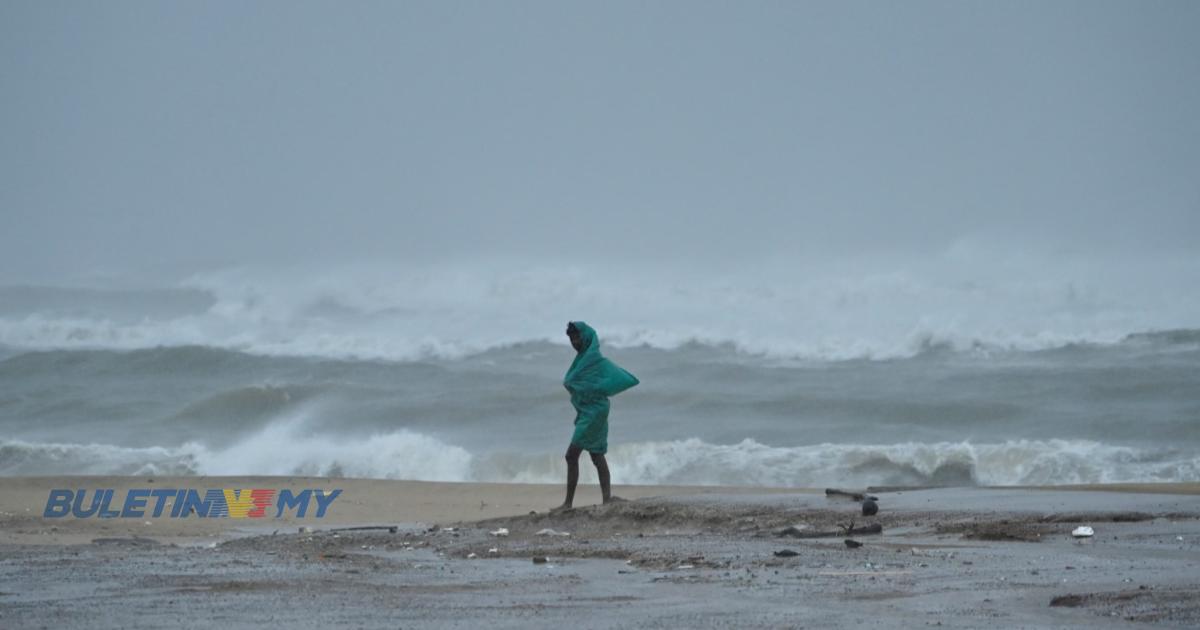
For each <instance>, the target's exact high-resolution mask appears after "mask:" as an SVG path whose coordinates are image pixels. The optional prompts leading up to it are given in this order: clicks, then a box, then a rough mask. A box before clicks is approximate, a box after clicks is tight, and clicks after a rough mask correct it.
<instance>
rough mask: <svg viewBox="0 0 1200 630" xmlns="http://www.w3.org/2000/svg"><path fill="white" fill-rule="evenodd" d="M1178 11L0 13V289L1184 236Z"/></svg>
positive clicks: (432, 8)
mask: <svg viewBox="0 0 1200 630" xmlns="http://www.w3.org/2000/svg"><path fill="white" fill-rule="evenodd" d="M1198 33H1200V2H1132V1H1131V2H1099V1H1091V0H1089V1H1086V2H1045V1H1037V2H992V3H983V2H946V3H942V2H905V3H895V2H870V3H855V2H851V3H842V2H838V3H810V2H778V3H777V2H724V3H708V2H690V1H689V2H645V3H643V2H638V3H628V2H616V3H613V2H604V3H586V4H585V3H580V2H545V3H543V2H526V1H520V2H430V3H418V2H383V3H370V2H347V3H299V2H290V1H289V2H186V3H185V2H123V1H107V2H23V1H15V0H7V1H5V2H2V3H0V90H2V95H3V97H2V98H0V138H2V139H3V142H2V143H0V219H2V224H3V225H2V229H0V268H3V270H4V271H3V273H0V281H3V282H7V283H13V282H24V281H28V282H34V281H38V282H40V281H52V280H53V279H54V278H65V277H71V276H72V275H76V274H79V273H80V272H81V271H82V270H87V269H91V268H101V269H116V270H120V269H138V268H150V267H163V268H172V269H176V268H179V269H186V268H192V267H196V268H204V267H215V266H223V265H230V264H244V263H262V262H267V263H270V262H274V261H283V262H291V261H297V260H301V261H309V262H311V261H313V260H330V261H335V260H343V259H364V258H366V259H380V258H385V259H386V258H397V259H403V260H441V259H447V258H455V257H464V256H470V257H484V258H486V257H488V256H492V255H497V256H498V255H510V256H513V255H515V256H522V257H529V258H533V259H542V260H559V259H565V258H567V257H569V256H571V255H572V254H573V253H574V252H576V251H581V252H582V255H583V256H585V257H591V258H595V257H599V256H602V255H606V254H613V255H620V256H622V257H625V258H628V259H634V260H636V259H648V260H649V259H655V260H657V259H674V260H701V261H702V260H704V259H706V258H711V259H712V260H714V261H719V260H724V259H728V258H736V257H742V256H745V255H749V254H754V255H757V254H764V253H766V254H781V255H787V254H793V253H795V254H803V253H809V254H814V253H815V254H817V255H822V254H825V253H841V254H846V253H849V254H857V253H873V254H878V253H881V252H882V253H887V252H901V253H910V252H918V253H919V252H924V251H939V250H944V249H946V248H947V247H950V246H952V244H953V243H954V242H955V241H956V240H958V239H961V238H964V237H975V236H980V235H983V236H989V237H995V238H999V239H1018V240H1019V239H1026V238H1027V239H1033V240H1039V241H1045V242H1049V243H1054V244H1059V245H1062V244H1068V245H1070V246H1073V247H1079V248H1083V249H1094V250H1095V251H1110V250H1122V251H1128V252H1137V251H1163V250H1167V251H1171V250H1176V251H1179V252H1183V253H1184V254H1187V253H1188V252H1189V251H1192V252H1194V251H1195V241H1196V239H1197V237H1198V236H1200V36H1198V35H1197V34H1198Z"/></svg>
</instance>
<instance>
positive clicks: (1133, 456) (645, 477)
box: [0, 420, 1200, 487]
mask: <svg viewBox="0 0 1200 630" xmlns="http://www.w3.org/2000/svg"><path fill="white" fill-rule="evenodd" d="M608 460H609V465H610V468H611V469H612V475H613V479H614V480H615V481H616V482H617V483H623V484H679V485H754V486H780V487H821V486H828V485H850V486H867V485H928V484H935V485H1043V484H1046V485H1055V484H1078V483H1116V482H1196V481H1200V454H1197V453H1190V452H1179V451H1171V450H1164V449H1136V448H1131V447H1121V446H1111V445H1106V444H1101V443H1098V442H1092V441H1084V440H1044V441H1034V440H1018V441H1009V442H1002V443H990V444H972V443H968V442H961V443H949V442H943V443H930V444H925V443H906V444H893V445H862V444H819V445H809V446H795V447H773V446H767V445H764V444H760V443H758V442H755V441H753V440H749V439H747V440H743V441H742V442H739V443H736V444H709V443H706V442H703V441H701V440H698V439H694V438H693V439H686V440H677V441H664V442H640V443H632V444H624V445H621V446H618V447H616V448H614V449H613V450H612V451H611V452H610V453H609V455H608ZM582 464H583V465H582V466H581V470H582V479H583V481H584V482H591V481H593V480H594V476H593V472H592V469H591V466H590V465H589V464H588V463H587V461H586V458H584V462H583V463H582ZM0 474H2V475H48V474H184V475H187V474H203V475H315V476H349V477H373V478H387V479H415V480H428V481H490V482H518V483H561V482H562V480H563V479H564V478H565V465H564V463H563V460H562V456H561V455H560V454H558V453H553V454H551V453H545V454H511V453H510V454H504V453H489V454H483V455H475V454H472V453H470V452H468V451H467V450H465V449H463V448H461V447H458V446H455V445H452V444H448V443H446V442H444V441H441V440H438V439H436V438H433V437H430V436H427V435H423V434H420V433H415V432H411V431H395V432H390V433H380V434H375V435H371V436H367V437H363V438H357V439H349V438H343V439H339V438H337V437H333V436H329V435H319V434H312V433H307V432H306V431H305V430H304V428H303V423H302V422H299V421H294V420H289V421H285V422H277V423H273V424H271V425H269V426H267V427H266V428H264V429H263V430H262V431H260V432H258V433H256V434H254V435H252V436H250V437H248V438H246V439H244V440H241V441H239V442H238V443H236V444H234V445H232V446H229V447H226V448H221V449H210V448H207V447H205V446H203V445H201V444H198V443H187V444H183V445H180V446H177V447H170V448H168V447H150V448H125V447H119V446H112V445H104V444H56V443H35V442H24V441H19V440H5V441H2V442H0Z"/></svg>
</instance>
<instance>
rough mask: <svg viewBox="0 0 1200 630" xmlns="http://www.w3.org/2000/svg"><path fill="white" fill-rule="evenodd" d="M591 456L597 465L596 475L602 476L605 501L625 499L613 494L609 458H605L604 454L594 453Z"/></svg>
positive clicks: (601, 484)
mask: <svg viewBox="0 0 1200 630" xmlns="http://www.w3.org/2000/svg"><path fill="white" fill-rule="evenodd" d="M591 456H592V463H593V464H595V466H596V476H597V477H599V478H600V495H601V496H603V497H604V502H605V503H612V502H614V501H617V502H620V501H624V500H625V499H622V498H621V497H614V496H613V495H612V485H611V484H610V483H609V474H608V460H606V459H604V454H603V453H592V454H591Z"/></svg>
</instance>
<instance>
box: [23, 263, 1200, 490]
mask: <svg viewBox="0 0 1200 630" xmlns="http://www.w3.org/2000/svg"><path fill="white" fill-rule="evenodd" d="M963 262H964V264H962V265H953V264H951V265H946V264H944V263H945V261H942V263H943V264H939V265H938V266H936V267H921V266H910V267H905V268H895V269H882V270H880V269H866V268H848V267H825V268H818V267H809V268H789V267H787V266H784V265H780V266H775V267H771V269H772V271H771V272H769V273H763V272H760V271H756V270H754V269H745V268H743V269H731V270H728V271H727V272H724V273H722V272H718V273H705V274H700V273H696V274H693V275H690V276H687V275H681V274H679V273H667V272H656V271H655V270H654V269H653V268H651V269H647V268H645V267H641V268H635V267H633V266H629V267H628V268H620V267H617V268H613V267H611V266H610V267H607V268H604V269H594V268H586V267H563V268H538V267H521V266H519V265H512V266H509V267H507V268H500V267H496V266H489V265H476V266H471V265H465V264H464V265H456V266H442V267H425V268H406V267H403V266H395V265H393V266H371V265H361V266H343V267H340V268H337V269H319V268H312V269H295V268H293V269H288V270H286V271H285V270H279V269H276V270H265V269H257V270H254V269H245V268H243V269H228V270H224V271H218V272H210V273H204V274H195V275H190V276H187V277H186V278H183V279H181V280H179V281H174V282H170V283H162V284H160V285H159V286H147V283H145V282H141V283H133V282H127V283H122V282H119V281H113V280H112V279H105V280H103V281H97V282H95V283H94V286H92V287H91V288H63V287H48V286H6V287H0V475H43V474H71V473H80V474H84V473H86V474H138V475H143V474H144V475H166V474H184V475H191V474H194V475H224V474H229V475H233V474H239V475H240V474H276V475H292V474H301V475H345V476H353V477H382V478H395V479H423V480H449V481H512V482H555V483H557V482H560V481H561V480H562V479H563V478H564V470H565V468H564V466H563V464H562V453H563V451H565V449H566V446H567V441H568V439H569V437H570V434H571V421H572V419H573V411H572V409H571V407H570V404H569V402H568V399H567V395H566V392H565V391H564V390H563V388H562V385H561V379H562V376H563V373H564V372H565V370H566V368H567V366H568V365H569V363H570V361H571V358H572V351H571V349H570V347H569V345H568V344H567V340H566V337H565V335H564V334H563V330H564V328H565V326H566V323H567V321H568V320H571V319H581V320H584V321H587V322H588V323H590V324H592V325H593V326H594V327H595V328H596V329H597V331H598V332H599V334H600V338H601V343H602V349H603V350H604V352H605V353H606V354H607V355H608V356H609V357H610V358H612V359H613V360H615V361H617V362H618V363H619V364H621V365H622V366H624V367H625V368H627V369H628V370H630V371H631V372H633V373H634V374H636V375H637V376H638V377H639V378H640V379H641V381H642V384H641V385H640V386H639V387H637V388H635V389H633V390H631V391H629V392H627V393H625V394H622V395H621V396H619V397H617V398H615V399H614V400H613V405H612V415H611V418H610V427H611V432H610V438H609V442H610V445H611V446H610V448H611V450H610V455H609V461H610V466H611V467H612V470H613V478H614V481H615V482H617V483H634V484H651V483H663V484H735V485H740V484H753V485H771V486H827V485H844V486H862V485H893V484H919V485H926V484H936V485H973V484H979V485H996V484H1072V483H1090V482H1135V481H1200V295H1198V294H1200V291H1197V290H1196V287H1200V273H1197V265H1196V264H1194V263H1187V264H1181V265H1177V266H1174V267H1170V268H1166V269H1165V270H1164V267H1163V266H1162V265H1158V266H1155V267H1150V266H1147V267H1146V268H1137V267H1132V268H1131V267H1129V266H1121V267H1119V268H1117V267H1108V268H1092V267H1087V268H1085V267H1079V266H1074V267H1073V266H1070V265H1068V264H1065V263H1064V264H1063V265H1062V266H1057V267H1056V266H1054V265H1049V266H1047V265H1046V264H1045V261H1039V263H1038V265H1037V266H1036V268H1035V267H1034V266H1033V263H1029V265H1028V266H1026V265H1024V263H1021V262H1019V261H1018V262H1014V263H1012V264H1010V265H1008V266H1000V267H996V266H989V267H988V268H987V269H986V270H983V271H981V270H980V269H978V268H976V269H974V270H972V268H971V265H970V264H969V262H970V261H963ZM582 470H583V478H584V479H585V480H590V479H591V477H590V475H592V472H593V471H592V470H591V467H590V466H583V467H582Z"/></svg>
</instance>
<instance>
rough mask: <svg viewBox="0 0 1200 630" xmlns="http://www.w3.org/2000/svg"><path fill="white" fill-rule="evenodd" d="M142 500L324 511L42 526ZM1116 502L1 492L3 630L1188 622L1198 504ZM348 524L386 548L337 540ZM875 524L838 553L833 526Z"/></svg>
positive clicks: (552, 493) (765, 494)
mask: <svg viewBox="0 0 1200 630" xmlns="http://www.w3.org/2000/svg"><path fill="white" fill-rule="evenodd" d="M150 483H153V484H154V485H155V486H158V487H188V488H206V487H246V488H251V487H271V488H284V487H290V488H297V489H299V488H305V487H323V488H342V489H343V493H344V494H343V496H342V497H340V498H339V499H338V500H337V501H342V500H343V499H345V501H344V502H342V503H338V502H335V503H334V504H333V505H332V506H331V507H330V510H329V514H328V515H327V517H326V518H324V519H314V518H311V517H310V518H306V519H295V518H284V519H278V520H275V519H269V518H268V519H254V520H261V521H262V522H259V523H253V524H250V525H247V524H245V521H248V520H252V519H197V518H189V519H166V518H161V519H121V518H114V519H96V518H89V519H72V518H64V519H44V518H42V516H41V510H42V508H43V507H44V505H45V502H46V495H47V492H48V490H49V488H51V487H67V488H71V487H86V488H95V487H112V488H122V489H123V488H129V487H147V484H150ZM1113 490H1114V489H1113V488H1107V489H1105V488H1087V489H1081V488H1072V489H1028V488H1019V489H1017V488H1005V489H980V488H967V489H929V490H899V491H897V490H894V489H891V490H889V491H887V492H875V493H873V494H874V495H875V496H877V497H878V498H879V502H878V503H879V506H880V511H879V514H878V515H876V516H874V517H864V516H862V515H861V512H860V506H859V504H858V503H857V502H855V501H853V500H850V499H846V498H842V497H826V496H825V495H824V493H823V492H820V491H812V490H809V491H796V490H783V489H748V488H736V489H730V488H695V487H684V488H672V487H656V488H649V487H622V488H619V494H622V495H625V496H626V497H628V498H630V499H636V500H633V501H630V502H628V503H620V504H614V505H608V506H595V505H591V506H589V505H586V503H587V502H588V501H592V502H594V501H595V499H596V497H593V496H592V495H594V494H597V491H596V488H595V487H594V486H590V487H586V486H585V487H581V488H580V498H581V499H583V501H581V502H580V507H578V508H576V509H575V510H573V511H571V512H568V513H563V514H553V515H551V514H546V513H545V511H546V509H547V508H548V507H551V506H553V505H556V504H557V503H558V502H559V501H560V500H561V496H560V493H561V488H559V487H558V486H536V485H528V486H527V485H517V484H436V483H419V482H399V481H374V480H330V479H302V478H295V479H293V478H243V479H230V478H209V479H202V478H184V479H155V480H154V481H153V482H149V481H147V480H146V479H144V478H59V479H3V480H0V627H5V628H22V627H46V626H49V627H78V626H87V627H89V628H94V627H100V628H107V627H113V628H118V627H120V628H124V627H147V628H156V627H163V626H167V625H170V626H185V627H190V626H197V627H198V626H209V625H211V624H212V623H214V622H217V623H220V624H222V625H225V626H228V627H233V628H238V627H250V626H257V625H261V624H262V623H277V624H282V625H283V626H285V627H305V628H307V627H313V628H315V627H328V626H332V625H338V626H349V627H388V628H395V627H446V626H450V627H455V626H461V627H477V626H482V625H486V626H488V627H522V628H527V627H546V626H552V625H553V626H563V625H568V624H569V625H573V626H582V627H599V628H606V627H630V626H636V627H661V628H668V627H670V628H678V627H729V628H744V627H840V626H849V625H852V624H853V625H859V624H872V625H877V626H882V627H887V628H911V627H925V626H935V627H936V626H939V625H940V626H942V627H972V628H977V627H994V628H1009V627H1046V628H1057V627H1082V626H1093V627H1103V628H1108V627H1113V628H1116V627H1131V626H1132V627H1145V626H1154V627H1196V626H1197V625H1198V624H1200V544H1197V543H1198V541H1200V520H1198V519H1200V495H1197V493H1196V491H1197V488H1196V487H1194V485H1193V486H1190V487H1189V486H1179V485H1174V486H1143V487H1138V488H1122V490H1126V491H1122V492H1115V491H1113ZM1129 490H1136V491H1129ZM27 510H28V511H27ZM531 511H534V512H535V513H534V514H530V512H531ZM147 520H148V521H150V522H151V524H149V525H147V524H145V522H146V521H147ZM356 525H359V526H361V525H394V526H395V530H394V531H391V530H388V529H380V530H340V531H335V530H338V529H339V528H343V527H348V526H356ZM872 525H879V526H880V527H881V528H882V533H881V534H861V535H860V534H855V535H853V536H850V537H849V538H851V539H852V540H854V541H856V542H858V543H861V544H862V546H861V547H858V548H853V549H851V548H848V546H847V545H846V543H845V540H846V539H847V536H846V535H845V533H844V532H845V531H846V530H845V528H846V527H849V526H852V527H854V528H855V530H856V531H857V530H860V529H863V528H867V527H870V526H872ZM1079 525H1088V526H1091V527H1092V528H1094V530H1095V535H1094V536H1093V537H1091V538H1087V539H1076V538H1073V537H1072V536H1071V530H1073V529H1074V528H1075V527H1077V526H1079ZM302 526H303V527H309V528H311V529H312V530H313V531H311V532H307V531H306V532H304V533H300V532H299V531H298V530H299V528H300V527H302ZM500 528H505V529H506V530H507V532H508V534H507V535H504V536H500V535H492V532H497V531H498V530H499V529H500ZM546 529H553V530H555V532H557V533H564V532H565V533H568V534H569V535H566V536H563V535H552V534H548V533H545V532H543V530H546ZM539 532H543V533H541V534H539ZM784 533H786V535H781V534H784ZM825 534H828V536H823V535H825ZM542 559H545V561H544V562H540V560H542Z"/></svg>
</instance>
